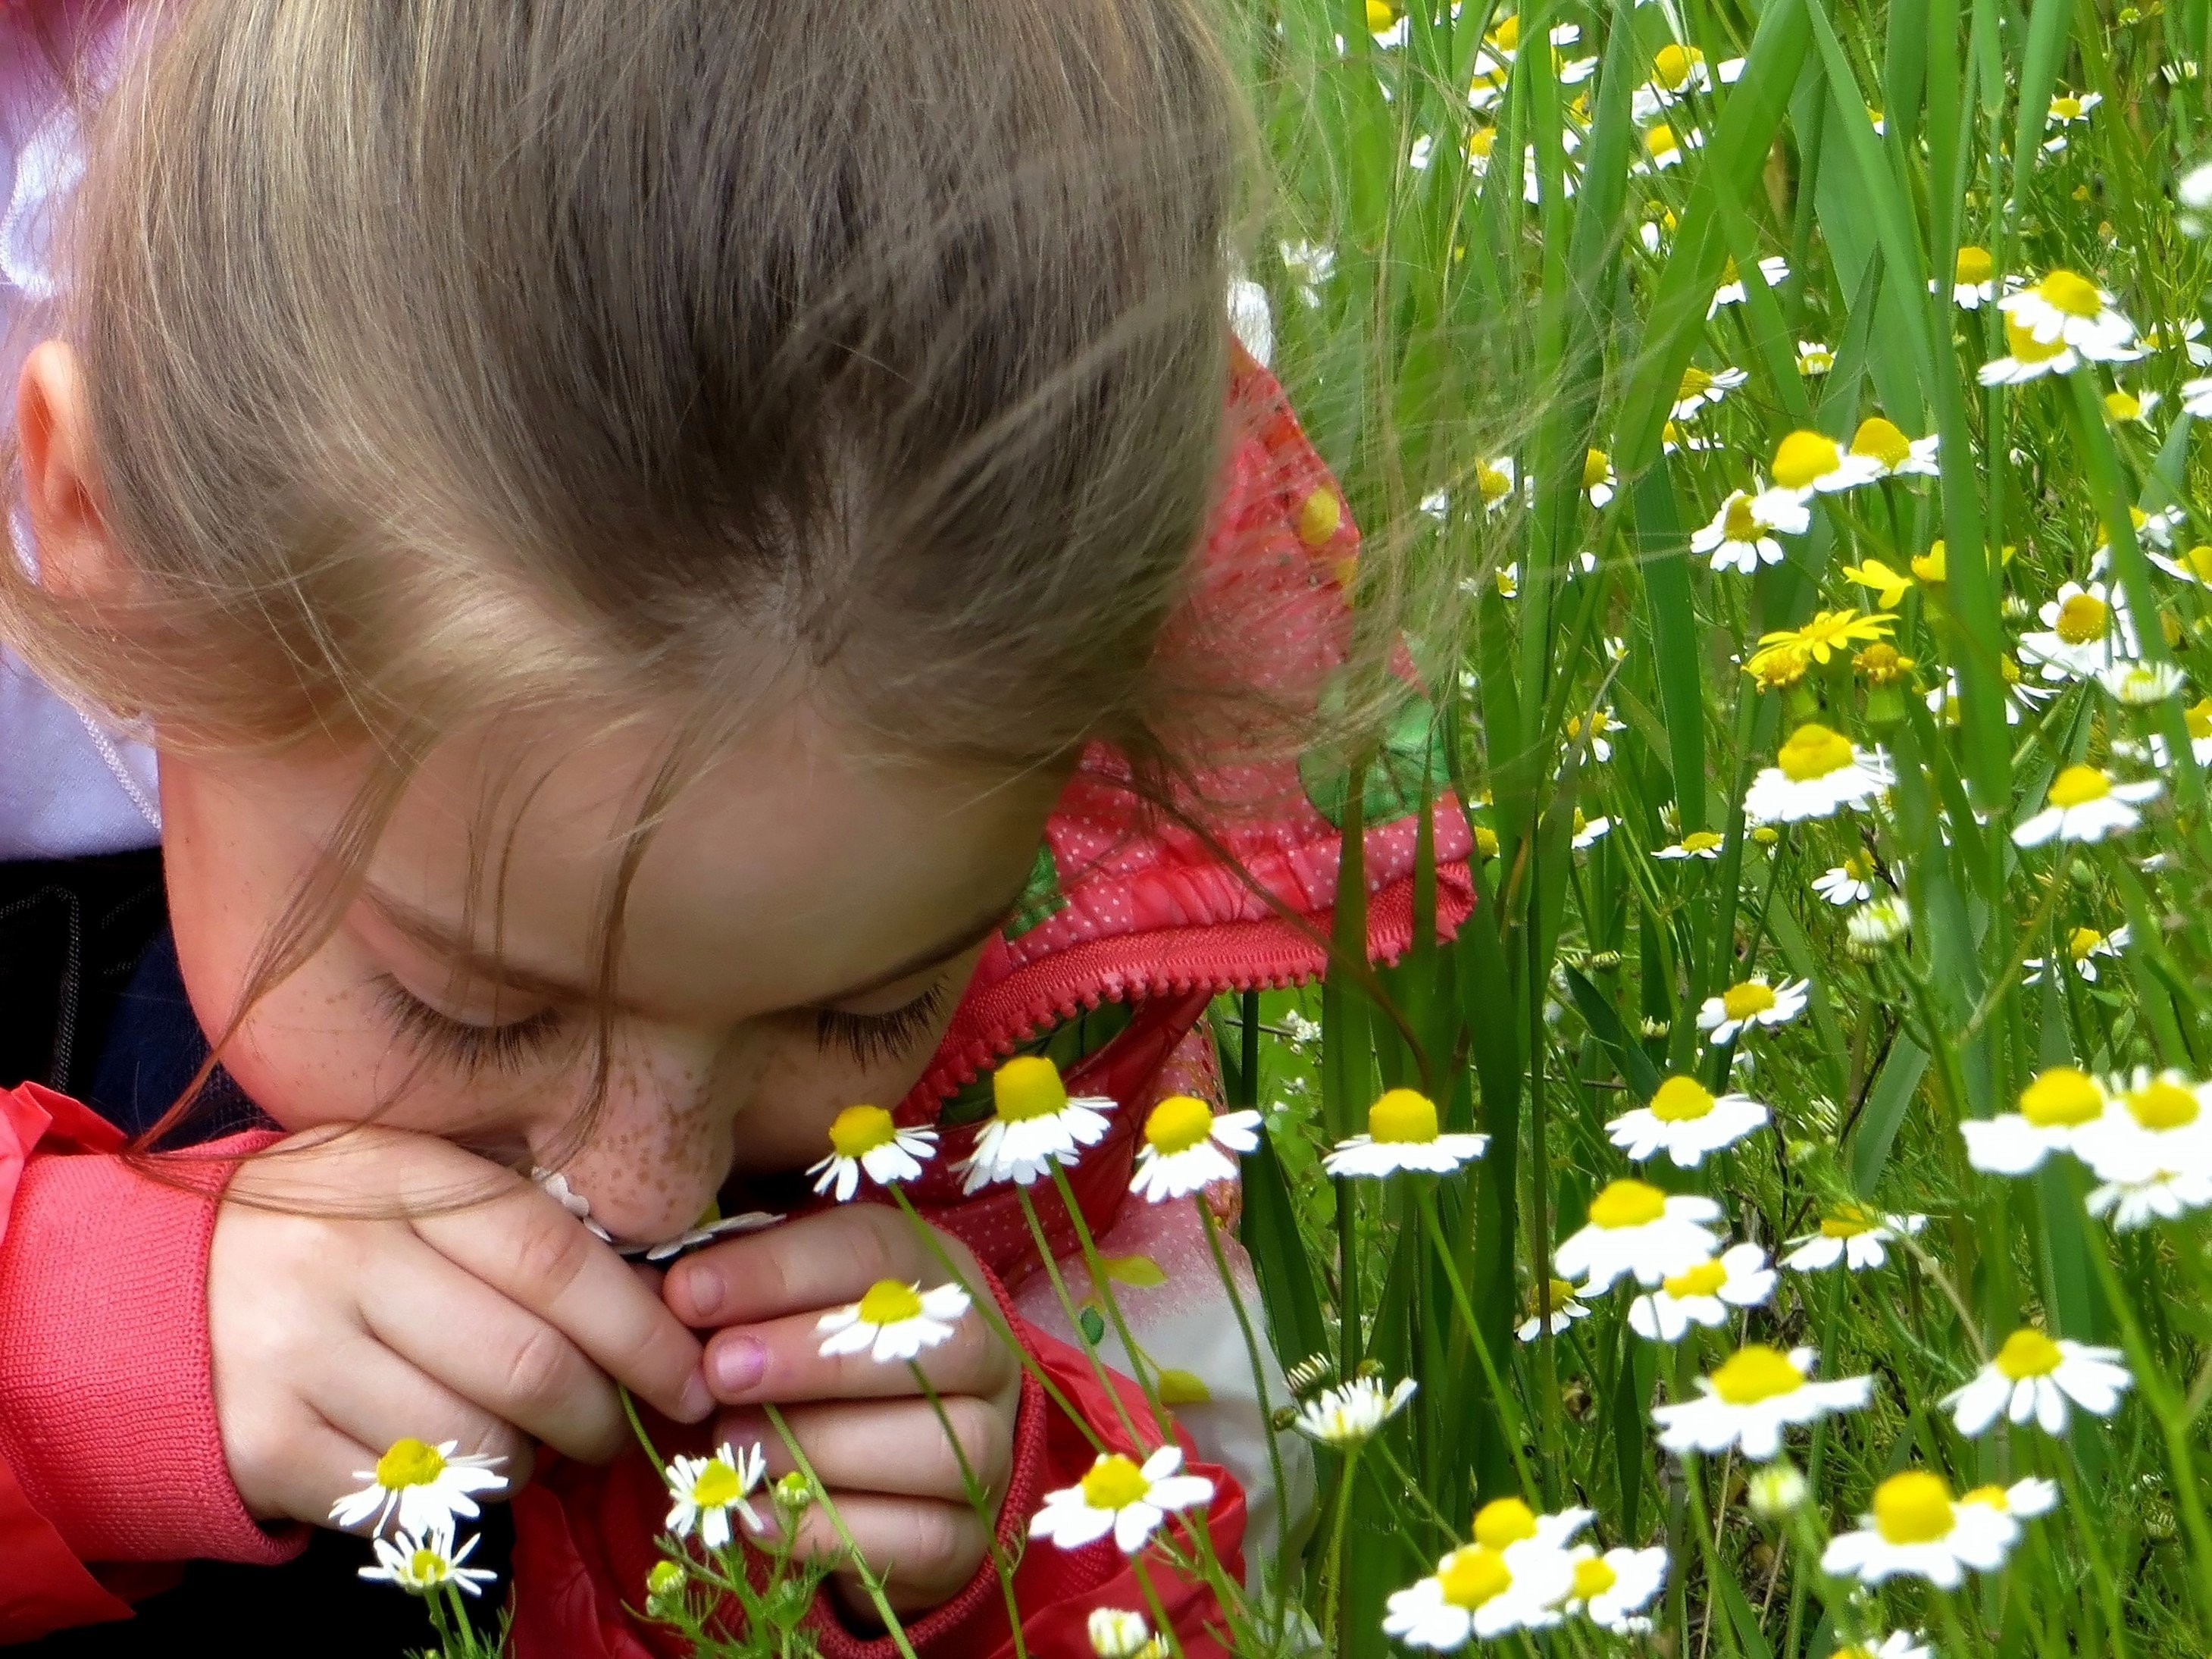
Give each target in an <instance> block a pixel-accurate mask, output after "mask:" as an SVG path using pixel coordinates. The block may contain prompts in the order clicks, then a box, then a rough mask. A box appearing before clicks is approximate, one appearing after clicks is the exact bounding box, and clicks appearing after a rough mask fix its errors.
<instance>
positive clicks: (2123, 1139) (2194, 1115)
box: [2071, 1066, 2212, 1182]
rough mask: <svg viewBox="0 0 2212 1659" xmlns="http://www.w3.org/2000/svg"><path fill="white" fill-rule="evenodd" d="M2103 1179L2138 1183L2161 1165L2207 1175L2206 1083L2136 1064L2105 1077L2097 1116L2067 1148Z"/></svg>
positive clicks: (2209, 1106) (2211, 1102)
mask: <svg viewBox="0 0 2212 1659" xmlns="http://www.w3.org/2000/svg"><path fill="white" fill-rule="evenodd" d="M2071 1150H2072V1152H2073V1153H2074V1156H2075V1157H2076V1158H2080V1159H2081V1161H2082V1162H2083V1163H2084V1164H2087V1165H2088V1166H2089V1167H2090V1168H2091V1169H2092V1170H2095V1171H2096V1173H2097V1176H2098V1177H2099V1178H2100V1180H2104V1181H2118V1182H2143V1181H2148V1180H2150V1179H2152V1178H2154V1177H2155V1176H2158V1175H2159V1174H2160V1172H2161V1171H2166V1170H2201V1171H2203V1172H2205V1173H2207V1174H2212V1084H2203V1083H2197V1082H2194V1081H2192V1080H2191V1079H2190V1078H2189V1077H2188V1075H2187V1074H2186V1073H2181V1072H2177V1071H2173V1070H2171V1069H2168V1070H2166V1071H2162V1072H2158V1073H2154V1072H2152V1070H2151V1069H2150V1067H2149V1066H2137V1067H2136V1069H2135V1071H2134V1072H2133V1073H2131V1074H2130V1075H2129V1076H2127V1077H2124V1078H2112V1079H2107V1081H2106V1102H2105V1110H2104V1113H2103V1115H2101V1116H2100V1117H2099V1118H2098V1119H2097V1120H2096V1121H2095V1122H2093V1123H2090V1124H2086V1125H2084V1126H2083V1127H2081V1128H2080V1129H2078V1130H2076V1131H2075V1135H2074V1142H2073V1146H2072V1148H2071Z"/></svg>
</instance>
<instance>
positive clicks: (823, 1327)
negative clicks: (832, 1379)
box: [814, 1279, 969, 1364]
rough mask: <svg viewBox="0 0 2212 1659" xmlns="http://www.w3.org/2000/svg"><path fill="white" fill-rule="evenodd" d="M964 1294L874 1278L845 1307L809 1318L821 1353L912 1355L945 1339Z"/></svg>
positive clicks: (965, 1303)
mask: <svg viewBox="0 0 2212 1659" xmlns="http://www.w3.org/2000/svg"><path fill="white" fill-rule="evenodd" d="M968 1308H969V1299H968V1292H967V1291H963V1290H962V1289H961V1288H960V1287H959V1286H958V1285H933V1286H932V1287H931V1288H930V1289H928V1290H926V1291H925V1290H923V1289H922V1288H921V1285H907V1284H902V1283H901V1282H900V1281H899V1280H897V1279H878V1280H877V1281H876V1282H875V1283H874V1284H872V1285H869V1286H868V1290H867V1294H866V1295H865V1296H863V1297H861V1298H860V1300H859V1301H858V1302H855V1303H854V1304H851V1305H850V1306H848V1307H843V1308H832V1309H831V1310H829V1312H828V1313H826V1314H823V1316H822V1317H821V1318H819V1319H817V1320H816V1321H815V1322H814V1328H815V1330H816V1331H817V1333H819V1334H820V1335H821V1337H822V1357H823V1358H825V1359H831V1358H836V1357H837V1356H838V1355H840V1354H848V1353H865V1354H866V1355H867V1356H868V1358H871V1359H872V1360H874V1361H876V1362H877V1363H878V1364H888V1363H890V1362H892V1361H895V1360H901V1359H912V1358H914V1357H915V1355H916V1354H918V1353H920V1352H921V1351H922V1350H923V1349H924V1348H933V1347H935V1346H937V1345H938V1344H939V1343H940V1342H945V1341H948V1340H951V1336H952V1328H953V1327H954V1326H956V1325H957V1324H958V1323H959V1322H960V1321H961V1319H962V1318H963V1316H965V1315H966V1314H967V1312H968Z"/></svg>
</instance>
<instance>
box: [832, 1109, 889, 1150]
mask: <svg viewBox="0 0 2212 1659" xmlns="http://www.w3.org/2000/svg"><path fill="white" fill-rule="evenodd" d="M896 1139H898V1126H897V1125H896V1124H895V1123H893V1122H892V1121H891V1115H890V1113H889V1112H887V1111H885V1110H884V1109H883V1108H882V1107H880V1106H848V1107H847V1108H846V1109H844V1110H843V1111H842V1112H840V1113H838V1114H837V1115H836V1117H835V1118H833V1119H832V1120H830V1123H829V1150H830V1151H832V1152H835V1153H836V1154H837V1156H838V1157H840V1158H858V1157H860V1155H861V1154H862V1153H863V1152H873V1151H875V1150H876V1148H877V1147H878V1146H890V1144H891V1143H892V1142H893V1141H894V1140H896Z"/></svg>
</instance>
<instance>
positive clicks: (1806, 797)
mask: <svg viewBox="0 0 2212 1659" xmlns="http://www.w3.org/2000/svg"><path fill="white" fill-rule="evenodd" d="M1894 781H1896V774H1895V773H1894V772H1893V770H1892V769H1891V767H1890V763H1889V757H1888V756H1887V754H1885V753H1884V752H1883V751H1882V750H1880V749H1875V750H1865V749H1862V748H1860V747H1859V746H1858V745H1857V744H1855V743H1853V742H1852V741H1851V740H1850V738H1847V737H1845V736H1844V734H1843V733H1842V732H1833V731H1831V730H1829V729H1828V727H1826V726H1821V725H1819V724H1817V723H1815V722H1813V721H1808V722H1807V723H1806V724H1804V725H1803V726H1799V727H1798V728H1797V729H1796V731H1795V732H1791V733H1790V738H1789V740H1788V741H1787V742H1786V743H1784V744H1783V745H1782V747H1781V749H1780V750H1778V752H1777V753H1776V755H1775V757H1774V764H1773V765H1771V766H1769V767H1765V768H1764V769H1761V770H1760V772H1759V775H1758V776H1757V777H1756V778H1753V780H1752V783H1751V787H1750V789H1749V790H1747V792H1746V793H1745V794H1744V798H1743V810H1744V815H1745V816H1746V817H1748V818H1750V819H1752V820H1753V822H1754V823H1797V822H1799V821H1801V820H1803V819H1807V818H1825V817H1833V816H1834V815H1835V814H1836V813H1837V812H1838V811H1840V810H1841V809H1842V808H1844V807H1846V806H1850V807H1859V808H1864V807H1865V806H1867V805H1869V804H1870V803H1871V802H1872V801H1873V800H1874V798H1875V796H1877V795H1879V794H1880V793H1881V792H1882V791H1883V790H1885V789H1887V788H1888V787H1889V786H1890V785H1891V784H1892V783H1893V782H1894Z"/></svg>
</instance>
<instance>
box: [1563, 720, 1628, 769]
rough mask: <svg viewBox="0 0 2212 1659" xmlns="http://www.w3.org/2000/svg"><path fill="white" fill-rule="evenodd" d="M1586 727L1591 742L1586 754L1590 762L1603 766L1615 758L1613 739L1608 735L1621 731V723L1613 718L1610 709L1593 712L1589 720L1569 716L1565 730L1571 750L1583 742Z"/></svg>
mask: <svg viewBox="0 0 2212 1659" xmlns="http://www.w3.org/2000/svg"><path fill="white" fill-rule="evenodd" d="M1584 726H1588V727H1589V745H1588V747H1587V749H1586V750H1585V751H1584V752H1585V754H1586V755H1587V756H1588V757H1589V759H1590V760H1592V761H1594V762H1595V763H1597V764H1599V765H1601V766H1602V765H1603V764H1604V763H1606V762H1607V761H1609V760H1611V759H1612V758H1613V739H1612V738H1609V737H1607V735H1606V733H1607V732H1618V731H1620V721H1619V720H1615V719H1614V718H1613V710H1611V709H1610V708H1598V709H1594V710H1592V711H1591V713H1590V717H1589V720H1583V717H1582V716H1581V715H1580V714H1570V715H1568V716H1567V724H1566V730H1565V737H1566V741H1567V746H1568V747H1570V748H1571V747H1573V746H1574V745H1575V744H1578V743H1581V742H1582V741H1583V727H1584Z"/></svg>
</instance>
